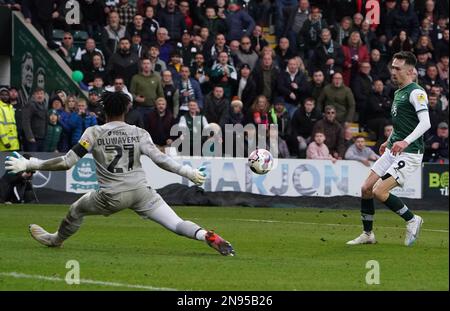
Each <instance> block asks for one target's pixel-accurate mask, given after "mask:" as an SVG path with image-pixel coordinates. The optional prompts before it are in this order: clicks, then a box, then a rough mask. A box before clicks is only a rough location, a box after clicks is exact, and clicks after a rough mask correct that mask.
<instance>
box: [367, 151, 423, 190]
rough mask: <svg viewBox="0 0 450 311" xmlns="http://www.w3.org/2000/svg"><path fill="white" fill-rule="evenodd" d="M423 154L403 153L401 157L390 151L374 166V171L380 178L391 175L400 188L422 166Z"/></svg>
mask: <svg viewBox="0 0 450 311" xmlns="http://www.w3.org/2000/svg"><path fill="white" fill-rule="evenodd" d="M422 158H423V154H419V153H408V152H402V153H401V154H399V155H396V156H394V155H392V153H391V151H390V150H389V149H386V151H385V152H384V153H383V155H382V156H381V157H380V158H379V159H378V160H377V161H376V162H375V164H374V165H373V166H372V171H374V172H375V174H377V175H378V176H380V177H383V176H384V175H386V174H390V175H391V176H392V177H394V179H395V180H396V181H397V183H398V184H399V185H400V187H403V185H404V184H405V181H406V180H407V178H408V177H409V176H411V174H412V173H413V172H414V171H415V170H416V169H418V168H420V167H421V165H422Z"/></svg>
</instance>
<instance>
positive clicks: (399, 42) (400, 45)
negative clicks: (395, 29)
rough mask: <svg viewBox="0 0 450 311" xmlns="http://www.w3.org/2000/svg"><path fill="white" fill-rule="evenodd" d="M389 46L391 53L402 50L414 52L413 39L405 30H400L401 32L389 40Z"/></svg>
mask: <svg viewBox="0 0 450 311" xmlns="http://www.w3.org/2000/svg"><path fill="white" fill-rule="evenodd" d="M389 46H390V53H391V55H394V54H396V53H398V52H401V51H407V52H412V51H413V48H414V47H413V41H412V40H411V38H410V37H409V36H408V33H407V32H406V31H404V30H400V32H399V34H398V35H397V36H395V37H394V38H393V39H392V41H390V42H389Z"/></svg>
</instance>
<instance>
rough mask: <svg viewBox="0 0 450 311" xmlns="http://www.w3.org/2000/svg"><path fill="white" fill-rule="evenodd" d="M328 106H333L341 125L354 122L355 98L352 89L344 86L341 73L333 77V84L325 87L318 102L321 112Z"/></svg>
mask: <svg viewBox="0 0 450 311" xmlns="http://www.w3.org/2000/svg"><path fill="white" fill-rule="evenodd" d="M328 105H332V106H333V110H334V112H335V118H336V120H337V122H339V123H341V124H343V123H345V122H353V117H354V114H355V98H354V97H353V93H352V91H351V90H350V88H348V87H346V86H345V85H344V83H343V80H342V74H341V73H340V72H337V73H335V74H334V75H333V79H332V82H331V84H328V85H327V86H325V87H324V89H323V92H322V94H321V95H320V97H319V99H318V100H317V108H318V109H319V111H323V107H325V106H328ZM331 112H332V111H330V113H331Z"/></svg>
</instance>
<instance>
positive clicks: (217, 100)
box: [203, 85, 230, 123]
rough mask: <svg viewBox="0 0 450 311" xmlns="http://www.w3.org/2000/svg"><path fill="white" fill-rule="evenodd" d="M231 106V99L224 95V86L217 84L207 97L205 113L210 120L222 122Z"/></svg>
mask: <svg viewBox="0 0 450 311" xmlns="http://www.w3.org/2000/svg"><path fill="white" fill-rule="evenodd" d="M229 106H230V101H229V100H228V99H227V98H226V97H225V96H224V89H223V87H221V86H219V85H216V86H214V88H213V90H212V92H211V93H209V94H208V95H206V97H205V101H204V106H203V114H204V116H205V117H206V120H208V122H212V123H220V120H221V118H222V115H223V114H224V113H225V112H226V111H227V109H228V108H229Z"/></svg>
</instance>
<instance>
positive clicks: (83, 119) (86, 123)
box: [69, 99, 97, 146]
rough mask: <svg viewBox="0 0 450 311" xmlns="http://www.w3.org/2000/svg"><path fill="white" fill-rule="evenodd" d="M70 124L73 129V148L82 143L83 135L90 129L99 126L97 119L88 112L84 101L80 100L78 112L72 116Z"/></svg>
mask: <svg viewBox="0 0 450 311" xmlns="http://www.w3.org/2000/svg"><path fill="white" fill-rule="evenodd" d="M69 124H70V128H71V129H72V141H71V146H75V145H76V144H77V143H78V142H79V141H80V138H81V135H82V134H83V133H84V131H85V130H86V129H87V128H88V127H91V126H94V125H97V119H96V118H95V116H92V115H91V114H90V113H89V112H88V110H87V103H86V101H85V100H84V99H79V100H78V103H77V108H76V112H74V113H72V114H71V115H70V119H69Z"/></svg>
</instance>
